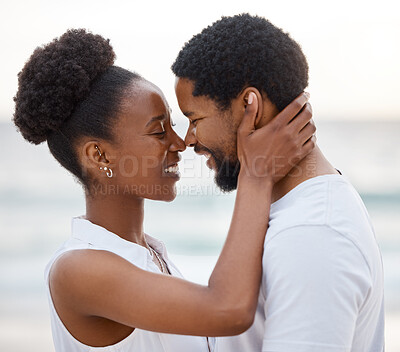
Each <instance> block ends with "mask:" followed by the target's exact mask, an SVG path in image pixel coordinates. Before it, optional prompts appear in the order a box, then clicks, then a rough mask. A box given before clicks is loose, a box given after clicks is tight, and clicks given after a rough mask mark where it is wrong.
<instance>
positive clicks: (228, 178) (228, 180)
mask: <svg viewBox="0 0 400 352" xmlns="http://www.w3.org/2000/svg"><path fill="white" fill-rule="evenodd" d="M239 171H240V165H239V163H235V164H234V165H232V163H230V164H229V165H228V166H227V167H225V168H223V167H222V168H221V167H220V168H219V170H218V172H217V173H216V175H215V183H216V185H217V186H218V188H219V189H220V190H221V191H222V192H224V193H229V192H232V191H234V190H236V188H237V183H238V177H239Z"/></svg>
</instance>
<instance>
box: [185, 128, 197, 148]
mask: <svg viewBox="0 0 400 352" xmlns="http://www.w3.org/2000/svg"><path fill="white" fill-rule="evenodd" d="M195 133H196V129H195V128H190V127H189V128H188V131H187V132H186V136H185V144H186V146H187V147H194V146H195V145H196V143H197V139H196V135H195Z"/></svg>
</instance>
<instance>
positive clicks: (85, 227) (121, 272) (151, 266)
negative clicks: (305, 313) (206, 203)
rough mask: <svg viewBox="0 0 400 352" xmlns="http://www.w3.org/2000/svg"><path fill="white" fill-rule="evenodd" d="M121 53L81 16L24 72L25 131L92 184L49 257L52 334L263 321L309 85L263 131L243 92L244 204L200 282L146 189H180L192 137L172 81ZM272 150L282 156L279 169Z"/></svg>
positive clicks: (122, 335) (166, 330)
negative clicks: (182, 261)
mask: <svg viewBox="0 0 400 352" xmlns="http://www.w3.org/2000/svg"><path fill="white" fill-rule="evenodd" d="M114 58H115V54H114V52H113V50H112V48H111V46H110V45H109V41H108V40H105V39H104V38H102V37H100V36H98V35H93V34H91V33H87V32H86V31H84V30H70V31H68V32H66V33H65V34H64V35H63V36H61V37H60V38H59V39H56V40H54V41H53V42H51V43H50V44H48V45H46V46H44V47H41V48H38V49H36V51H35V52H34V53H33V55H32V56H31V58H30V59H29V61H28V62H27V63H26V65H25V67H24V68H23V70H22V72H21V73H20V75H19V89H18V92H17V95H16V97H15V102H16V109H15V115H14V122H15V124H16V125H17V126H18V128H19V130H20V132H21V133H22V135H23V136H24V138H26V139H27V140H28V141H30V142H32V143H34V144H39V143H41V142H43V141H47V144H48V146H49V149H50V151H51V153H52V154H53V156H54V157H55V158H56V159H57V160H58V161H59V163H60V164H61V165H62V166H63V167H65V168H66V169H67V170H68V171H70V172H71V173H72V174H73V175H74V176H75V177H76V178H77V179H78V180H79V181H80V183H81V184H82V186H83V187H84V189H85V195H86V214H85V216H83V217H80V218H75V219H73V222H72V236H71V238H70V239H69V240H67V241H66V243H65V244H64V245H63V246H62V247H61V248H60V249H59V250H58V251H57V253H55V255H54V256H53V258H52V259H51V260H50V262H49V264H48V266H47V268H46V279H47V283H48V288H49V290H48V297H49V302H50V313H51V319H52V330H53V338H54V343H55V348H56V351H68V352H75V351H76V352H78V351H89V350H90V351H96V350H99V351H100V350H101V351H174V352H175V351H208V350H209V345H208V339H207V338H205V337H202V336H223V335H233V334H238V333H240V332H242V331H244V330H246V329H247V328H248V327H249V326H250V325H251V323H252V320H253V316H254V313H255V309H256V304H257V297H258V290H259V283H260V277H261V257H262V248H263V241H264V236H265V233H266V230H267V225H268V214H269V207H270V202H271V191H272V186H273V184H274V183H275V182H277V181H278V180H279V178H281V177H283V176H284V175H285V174H286V173H287V172H288V171H289V169H290V168H291V167H290V162H289V160H290V159H291V160H293V158H294V157H296V158H297V159H298V160H299V159H301V158H302V157H304V156H305V155H307V154H308V153H309V152H310V151H311V150H312V148H313V146H314V142H313V139H312V138H311V139H310V137H311V136H312V135H313V133H314V131H315V127H314V126H313V125H311V124H309V123H308V122H309V120H310V116H309V115H307V113H305V112H304V111H303V112H301V113H300V114H299V116H297V118H296V119H294V120H293V121H291V120H292V118H293V117H294V116H296V115H297V114H298V113H299V112H300V111H301V109H302V107H303V106H304V104H305V103H306V101H307V99H308V98H307V96H306V95H304V94H302V95H301V96H299V98H298V99H296V101H295V103H294V104H292V105H290V106H289V107H288V108H287V109H285V110H284V111H283V112H282V113H281V114H279V115H278V116H277V118H276V119H275V120H274V122H273V123H272V124H270V125H268V126H265V127H264V128H262V129H260V130H258V131H255V132H254V121H255V116H256V113H257V105H258V102H257V98H256V96H255V95H254V94H250V95H249V96H248V97H247V98H246V99H247V101H243V106H244V117H243V122H242V124H241V126H240V128H239V130H238V155H239V160H240V161H241V165H242V168H241V172H240V176H239V181H238V190H237V196H236V203H235V209H234V214H233V217H232V222H231V226H230V229H229V232H228V237H227V240H226V243H225V246H224V248H223V251H222V253H221V255H220V258H219V260H218V262H217V264H216V266H215V269H214V271H213V273H212V275H211V277H210V280H209V284H208V286H202V285H197V284H194V283H191V282H187V281H184V280H183V279H182V278H181V275H180V274H179V272H178V270H177V268H176V267H175V266H174V265H173V264H172V263H171V261H170V260H169V259H168V256H167V254H166V251H165V248H164V246H163V244H162V243H161V242H159V241H158V240H156V239H155V238H152V237H150V236H148V235H146V234H144V232H143V217H144V199H154V200H163V201H171V200H173V199H174V198H175V196H176V191H175V183H176V181H177V180H178V179H179V173H178V161H179V159H180V157H179V153H180V152H182V151H183V150H184V149H185V145H184V142H183V140H182V139H181V138H179V137H178V135H177V134H176V133H175V132H174V130H173V128H172V125H171V119H170V109H169V107H168V104H167V102H166V100H165V98H164V96H163V94H162V92H161V91H160V90H159V89H158V88H157V87H156V86H155V85H153V84H152V83H150V82H148V81H146V80H145V79H143V78H142V77H140V76H139V75H137V74H135V73H132V72H129V71H127V70H125V69H122V68H120V67H116V66H113V62H114ZM245 106H247V107H246V108H245ZM304 126H306V127H304ZM303 127H304V128H303ZM300 131H301V132H300ZM288 136H289V137H290V138H289V140H288ZM298 145H303V147H302V149H301V152H300V154H299V153H298V152H297V151H296V152H294V151H293V150H295V149H296V150H298V147H297V146H298ZM260 153H261V155H265V157H264V159H263V160H262V162H261V163H260ZM273 156H279V157H280V162H281V161H282V160H286V161H285V163H284V164H285V165H282V166H279V168H278V167H276V166H275V170H273V165H274V162H273ZM282 158H284V159H282ZM256 161H257V162H256ZM255 166H257V168H256V167H255ZM259 175H261V176H259ZM169 226H173V223H172V224H170V225H169ZM174 334H181V335H174ZM182 335H194V336H182Z"/></svg>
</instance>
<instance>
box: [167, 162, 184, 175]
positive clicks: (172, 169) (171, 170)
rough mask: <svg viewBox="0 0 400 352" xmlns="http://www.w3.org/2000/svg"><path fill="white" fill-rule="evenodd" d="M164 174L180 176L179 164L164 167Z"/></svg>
mask: <svg viewBox="0 0 400 352" xmlns="http://www.w3.org/2000/svg"><path fill="white" fill-rule="evenodd" d="M164 174H166V175H167V176H171V177H180V173H179V166H178V164H172V165H169V166H168V167H166V168H165V169H164Z"/></svg>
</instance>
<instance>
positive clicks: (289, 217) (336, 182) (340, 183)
mask: <svg viewBox="0 0 400 352" xmlns="http://www.w3.org/2000/svg"><path fill="white" fill-rule="evenodd" d="M364 213H365V208H364V207H363V204H362V201H361V199H360V197H359V195H358V194H357V192H356V191H355V190H354V188H353V187H352V185H351V184H350V183H349V182H348V181H347V180H346V179H345V178H344V177H343V176H341V175H323V176H318V177H314V178H311V179H309V180H307V181H305V182H303V183H301V184H300V185H298V186H297V187H295V188H294V189H293V190H291V191H290V192H289V193H287V194H286V195H285V196H284V197H282V198H281V199H279V200H278V201H277V202H275V203H273V205H272V207H271V214H270V222H269V229H268V233H267V240H268V238H271V237H273V236H275V235H276V234H278V233H280V232H282V231H284V230H286V229H289V228H293V227H298V228H299V229H301V228H303V227H307V226H321V227H324V226H325V227H327V228H331V229H336V230H337V231H339V232H340V231H342V230H341V229H339V228H337V226H336V224H338V223H339V224H340V223H348V222H350V220H349V219H353V220H351V221H353V222H354V219H358V217H360V216H364V215H365V214H364ZM357 214H358V217H357Z"/></svg>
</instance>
